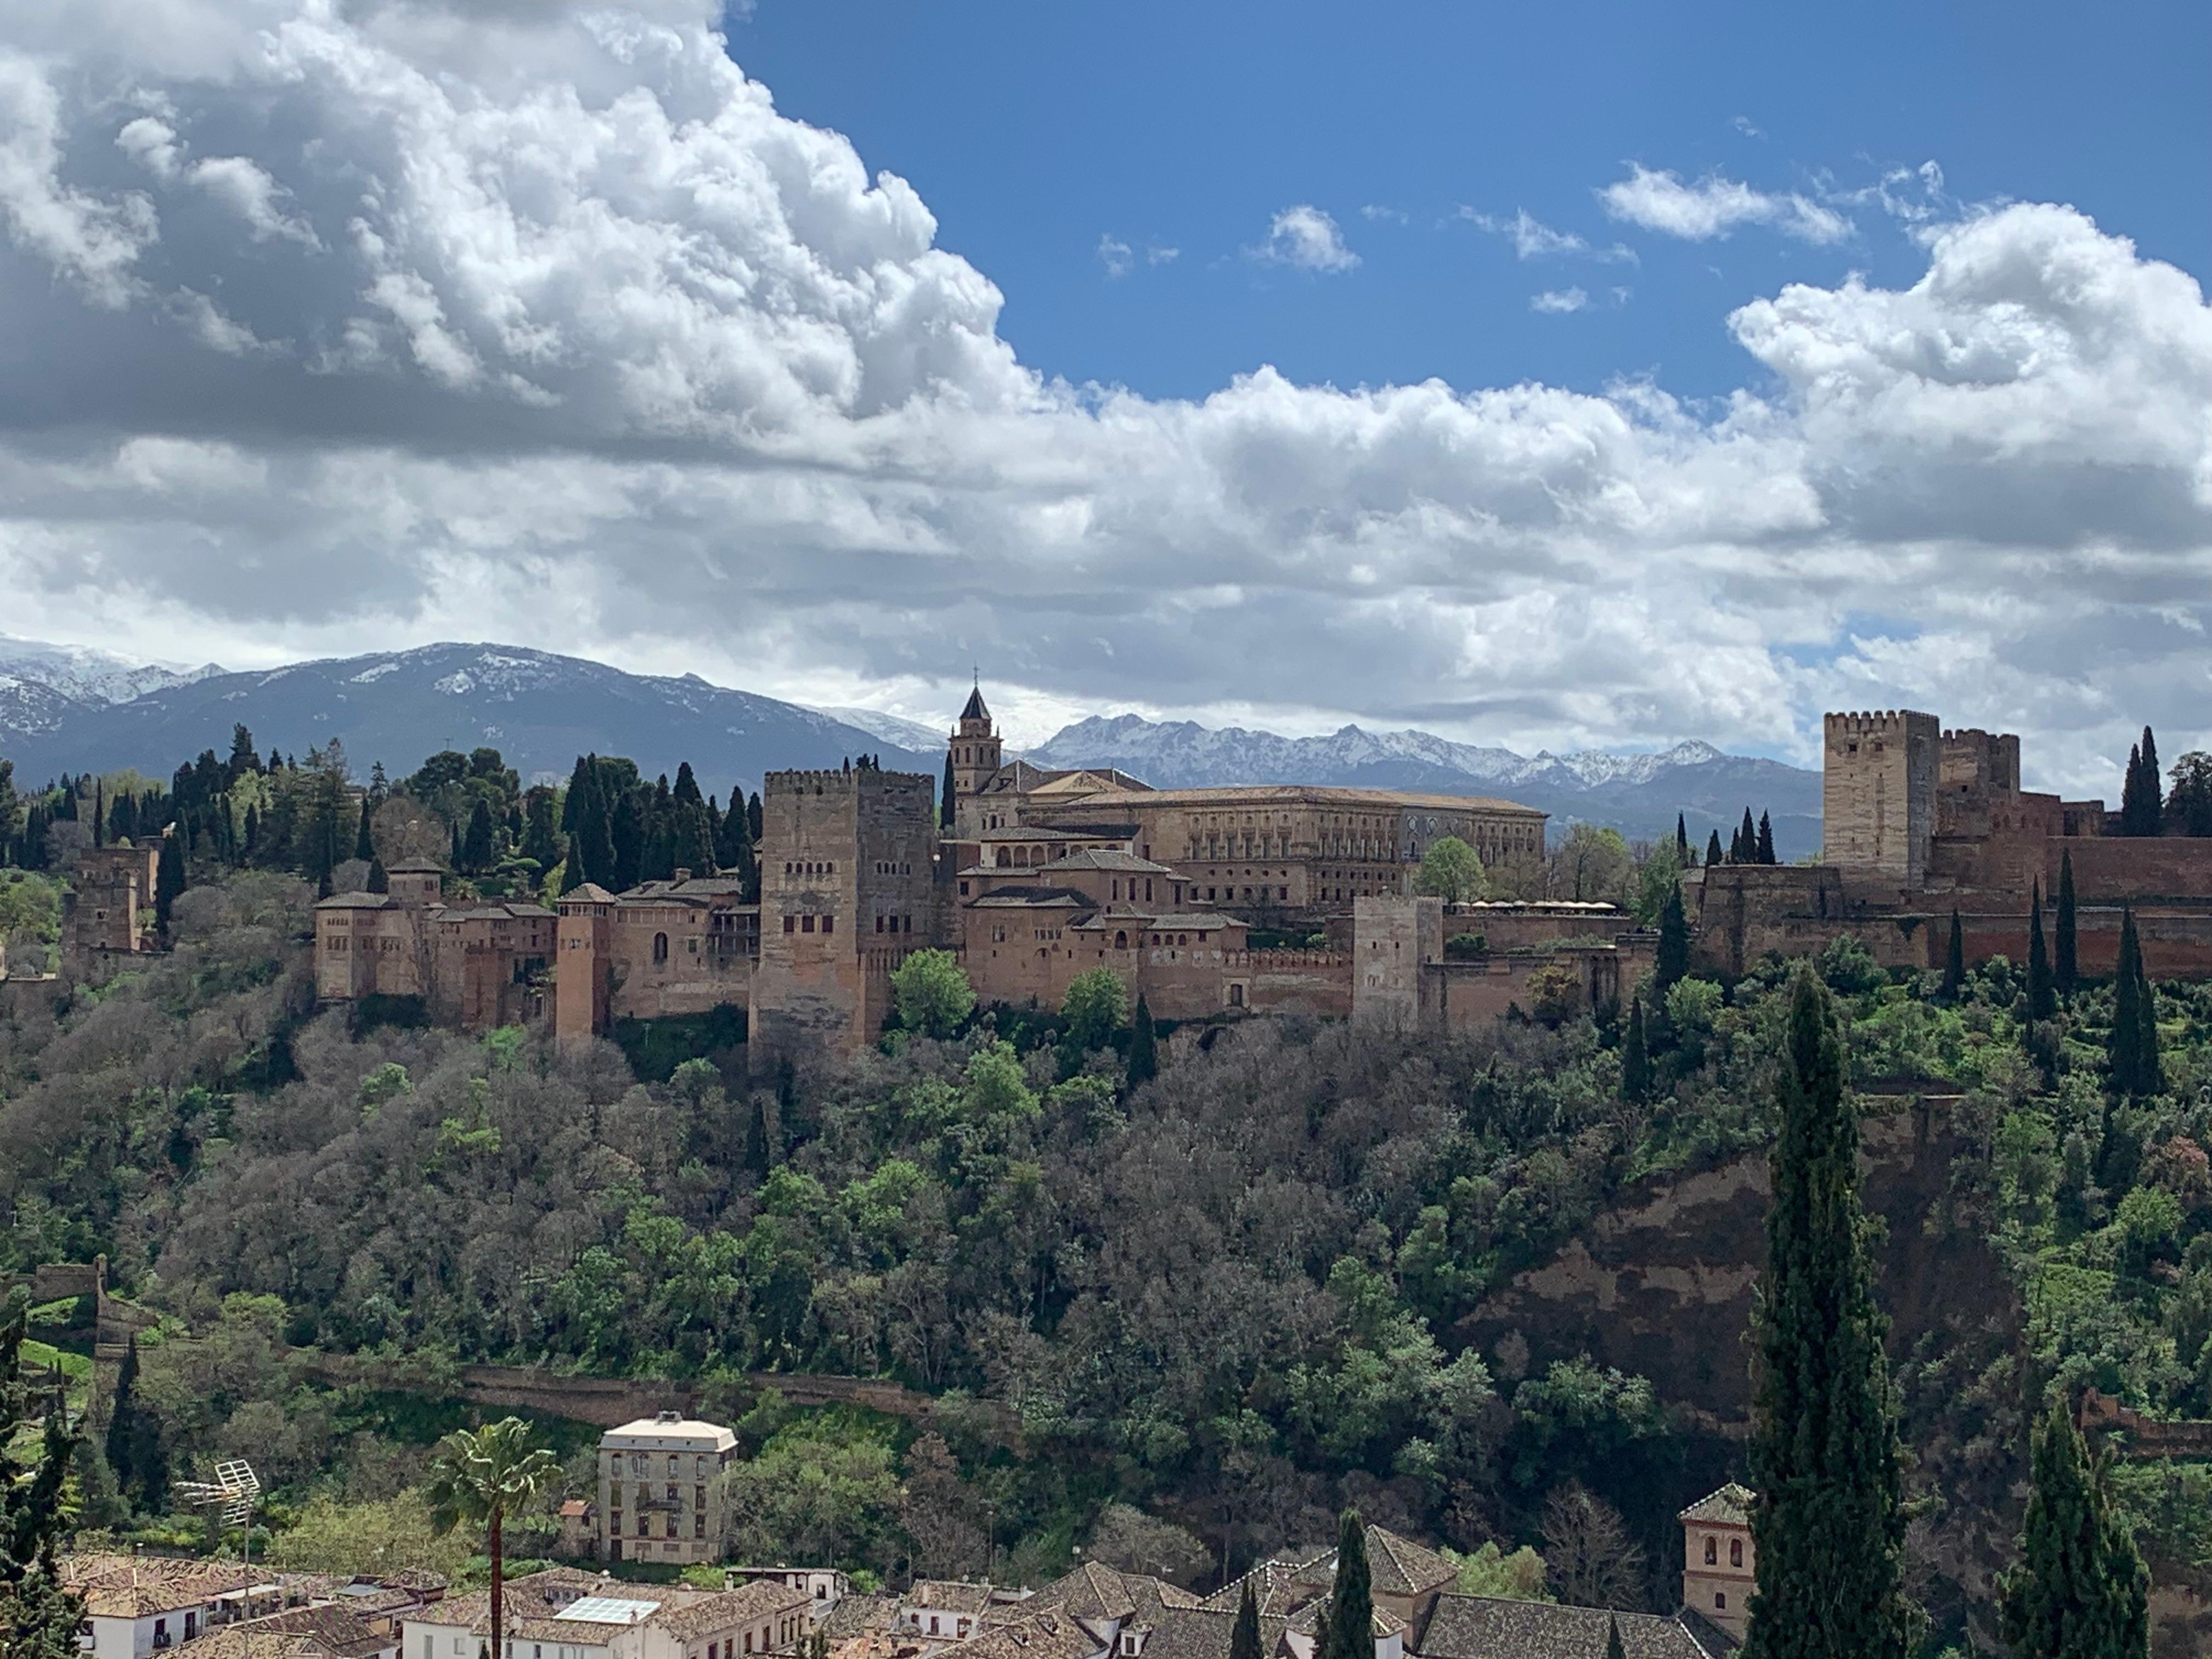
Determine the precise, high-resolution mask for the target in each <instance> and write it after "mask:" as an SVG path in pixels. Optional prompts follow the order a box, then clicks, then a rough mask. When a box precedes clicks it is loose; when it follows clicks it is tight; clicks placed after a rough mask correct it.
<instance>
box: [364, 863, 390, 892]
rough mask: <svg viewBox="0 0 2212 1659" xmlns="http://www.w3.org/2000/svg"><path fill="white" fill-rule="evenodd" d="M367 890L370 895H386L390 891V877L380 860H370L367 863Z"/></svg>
mask: <svg viewBox="0 0 2212 1659" xmlns="http://www.w3.org/2000/svg"><path fill="white" fill-rule="evenodd" d="M368 890H369V891H370V892H372V893H388V892H390V891H391V890H392V875H391V872H389V871H387V870H386V869H385V867H384V860H382V859H371V860H369V861H368Z"/></svg>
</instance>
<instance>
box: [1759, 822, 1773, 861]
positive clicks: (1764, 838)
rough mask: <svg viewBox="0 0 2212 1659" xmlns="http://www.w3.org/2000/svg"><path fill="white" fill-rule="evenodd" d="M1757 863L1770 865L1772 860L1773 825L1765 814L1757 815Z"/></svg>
mask: <svg viewBox="0 0 2212 1659" xmlns="http://www.w3.org/2000/svg"><path fill="white" fill-rule="evenodd" d="M1774 861H1775V859H1774V823H1773V821H1772V820H1771V819H1770V818H1769V817H1767V816H1766V814H1765V813H1764V812H1761V813H1760V814H1759V862H1760V863H1761V864H1772V863H1773V862H1774Z"/></svg>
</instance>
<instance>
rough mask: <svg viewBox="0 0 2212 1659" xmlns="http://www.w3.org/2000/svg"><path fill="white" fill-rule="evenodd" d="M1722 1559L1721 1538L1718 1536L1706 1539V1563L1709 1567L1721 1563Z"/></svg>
mask: <svg viewBox="0 0 2212 1659" xmlns="http://www.w3.org/2000/svg"><path fill="white" fill-rule="evenodd" d="M1720 1559H1721V1545H1720V1540H1718V1539H1717V1538H1708V1539H1707V1540H1705V1565H1707V1566H1709V1567H1710V1566H1714V1565H1717V1564H1718V1563H1719V1561H1720Z"/></svg>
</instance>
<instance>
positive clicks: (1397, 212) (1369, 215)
mask: <svg viewBox="0 0 2212 1659" xmlns="http://www.w3.org/2000/svg"><path fill="white" fill-rule="evenodd" d="M1359 216H1360V217H1361V218H1363V219H1364V220H1366V221H1368V222H1370V224H1388V225H1402V224H1404V223H1405V222H1406V220H1407V214H1406V212H1405V211H1404V210H1402V209H1401V208H1394V207H1383V206H1382V205H1381V204H1377V203H1374V202H1370V203H1368V204H1367V205H1366V206H1364V207H1363V208H1361V209H1360V210H1359Z"/></svg>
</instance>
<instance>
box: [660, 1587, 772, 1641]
mask: <svg viewBox="0 0 2212 1659" xmlns="http://www.w3.org/2000/svg"><path fill="white" fill-rule="evenodd" d="M811 1601H812V1598H811V1596H809V1595H807V1593H806V1592H805V1590H803V1589H792V1588H791V1586H790V1585H788V1584H781V1583H776V1582H775V1580H773V1579H767V1578H756V1579H754V1580H752V1581H751V1582H750V1583H745V1584H741V1585H739V1586H738V1588H737V1589H733V1590H714V1591H710V1592H708V1594H706V1595H701V1596H698V1597H696V1599H691V1600H687V1601H683V1602H680V1603H678V1604H677V1605H675V1606H673V1607H671V1606H669V1605H667V1604H665V1603H664V1604H663V1606H662V1607H661V1609H660V1611H659V1613H657V1614H656V1615H654V1617H653V1619H652V1620H649V1621H648V1622H649V1623H651V1624H653V1625H655V1626H658V1627H659V1628H660V1629H662V1630H665V1631H666V1632H668V1633H669V1634H670V1635H671V1636H673V1637H674V1638H676V1639H677V1640H678V1641H679V1642H688V1641H690V1639H691V1638H693V1637H695V1636H704V1635H705V1634H706V1633H707V1632H708V1631H714V1630H726V1629H728V1628H729V1627H731V1626H735V1625H750V1624H751V1623H752V1622H753V1621H754V1620H759V1619H769V1618H773V1617H774V1616H775V1614H777V1613H782V1612H784V1611H786V1610H787V1609H789V1608H792V1607H806V1606H808V1605H809V1604H810V1603H811Z"/></svg>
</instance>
